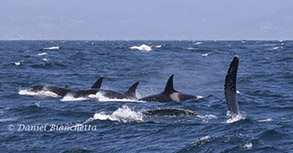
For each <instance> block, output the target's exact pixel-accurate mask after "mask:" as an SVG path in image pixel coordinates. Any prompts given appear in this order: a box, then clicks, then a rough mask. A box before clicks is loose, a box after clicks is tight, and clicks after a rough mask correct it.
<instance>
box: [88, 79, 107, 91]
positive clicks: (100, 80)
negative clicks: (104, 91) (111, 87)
mask: <svg viewBox="0 0 293 153" xmlns="http://www.w3.org/2000/svg"><path fill="white" fill-rule="evenodd" d="M103 79H104V77H100V78H99V79H98V80H97V81H96V82H95V84H94V85H93V86H92V87H91V88H92V89H100V88H101V85H102V81H103Z"/></svg>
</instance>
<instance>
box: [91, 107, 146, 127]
mask: <svg viewBox="0 0 293 153" xmlns="http://www.w3.org/2000/svg"><path fill="white" fill-rule="evenodd" d="M92 119H93V120H111V121H118V122H124V123H126V122H132V121H143V115H142V113H140V112H135V111H133V110H131V109H130V108H128V107H127V106H122V108H118V109H117V110H116V111H114V112H113V113H112V114H106V113H104V112H101V113H95V115H94V116H93V118H92Z"/></svg>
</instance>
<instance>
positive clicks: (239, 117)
mask: <svg viewBox="0 0 293 153" xmlns="http://www.w3.org/2000/svg"><path fill="white" fill-rule="evenodd" d="M227 116H229V117H230V118H229V119H228V120H227V121H226V123H234V122H237V121H239V120H242V119H245V115H242V114H240V113H239V114H237V115H231V114H230V112H228V113H227Z"/></svg>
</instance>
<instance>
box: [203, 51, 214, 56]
mask: <svg viewBox="0 0 293 153" xmlns="http://www.w3.org/2000/svg"><path fill="white" fill-rule="evenodd" d="M211 54H212V53H211V52H209V53H206V54H201V56H209V55H211Z"/></svg>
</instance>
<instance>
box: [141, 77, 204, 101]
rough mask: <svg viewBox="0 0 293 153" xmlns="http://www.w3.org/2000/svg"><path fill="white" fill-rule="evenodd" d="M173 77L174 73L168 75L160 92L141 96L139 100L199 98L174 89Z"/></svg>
mask: <svg viewBox="0 0 293 153" xmlns="http://www.w3.org/2000/svg"><path fill="white" fill-rule="evenodd" d="M173 77H174V74H172V75H171V76H170V77H169V79H168V81H167V84H166V87H165V89H164V91H163V92H162V93H160V94H156V95H151V96H147V97H143V98H141V99H139V100H142V101H146V102H171V101H177V102H180V101H185V100H189V99H198V98H200V96H193V95H188V94H184V93H181V92H179V91H176V90H175V89H174V87H173Z"/></svg>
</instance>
